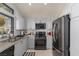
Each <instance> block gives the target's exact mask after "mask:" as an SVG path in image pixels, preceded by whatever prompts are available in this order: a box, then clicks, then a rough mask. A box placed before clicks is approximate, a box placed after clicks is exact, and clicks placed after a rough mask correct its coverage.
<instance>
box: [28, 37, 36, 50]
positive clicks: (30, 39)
mask: <svg viewBox="0 0 79 59" xmlns="http://www.w3.org/2000/svg"><path fill="white" fill-rule="evenodd" d="M27 40H28V41H27V42H28V48H32V49H34V45H35V43H34V42H35V41H34V37H32V36H30V37H29V38H28V39H27Z"/></svg>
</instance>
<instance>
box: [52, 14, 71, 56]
mask: <svg viewBox="0 0 79 59" xmlns="http://www.w3.org/2000/svg"><path fill="white" fill-rule="evenodd" d="M52 26H53V27H52V28H53V55H55V56H56V55H58V56H69V55H70V50H69V49H70V17H69V15H66V16H63V17H60V18H58V19H57V20H55V21H54V22H53V24H52Z"/></svg>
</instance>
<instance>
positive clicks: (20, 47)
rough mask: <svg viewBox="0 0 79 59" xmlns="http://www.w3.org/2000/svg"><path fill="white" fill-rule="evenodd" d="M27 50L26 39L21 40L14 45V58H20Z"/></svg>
mask: <svg viewBox="0 0 79 59" xmlns="http://www.w3.org/2000/svg"><path fill="white" fill-rule="evenodd" d="M26 50H27V37H24V38H22V40H21V41H20V42H18V43H16V44H15V52H14V55H15V56H22V55H23V54H24V52H25V51H26Z"/></svg>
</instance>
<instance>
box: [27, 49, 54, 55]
mask: <svg viewBox="0 0 79 59" xmlns="http://www.w3.org/2000/svg"><path fill="white" fill-rule="evenodd" d="M27 52H35V56H53V52H52V49H47V50H34V49H28V50H27Z"/></svg>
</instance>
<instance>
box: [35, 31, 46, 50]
mask: <svg viewBox="0 0 79 59" xmlns="http://www.w3.org/2000/svg"><path fill="white" fill-rule="evenodd" d="M35 49H36V50H44V49H46V32H41V31H40V32H36V35H35Z"/></svg>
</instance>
